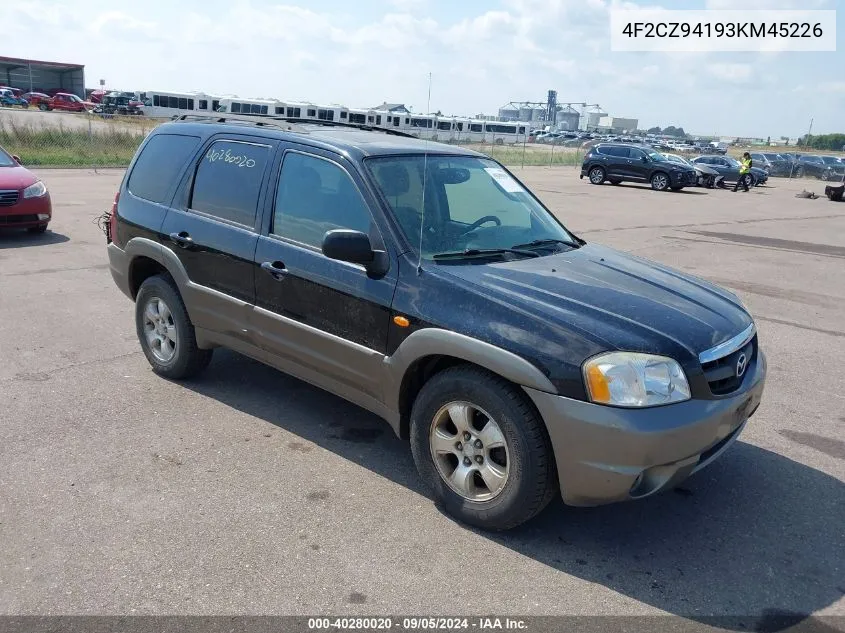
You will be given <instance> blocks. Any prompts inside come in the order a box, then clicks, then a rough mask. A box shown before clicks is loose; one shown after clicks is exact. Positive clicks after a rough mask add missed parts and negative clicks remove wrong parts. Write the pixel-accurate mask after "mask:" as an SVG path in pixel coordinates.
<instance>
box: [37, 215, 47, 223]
mask: <svg viewBox="0 0 845 633" xmlns="http://www.w3.org/2000/svg"><path fill="white" fill-rule="evenodd" d="M49 219H50V216H49V215H47V214H46V213H39V214H38V220H39V221H41V222H43V221H44V220H49Z"/></svg>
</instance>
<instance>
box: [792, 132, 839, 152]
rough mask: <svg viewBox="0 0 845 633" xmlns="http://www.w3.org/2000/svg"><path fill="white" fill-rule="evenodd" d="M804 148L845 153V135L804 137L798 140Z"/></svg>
mask: <svg viewBox="0 0 845 633" xmlns="http://www.w3.org/2000/svg"><path fill="white" fill-rule="evenodd" d="M798 144H799V145H801V146H802V147H811V148H813V149H826V150H831V151H834V152H845V134H816V135H813V136H808V135H806V134H805V135H804V136H802V137H801V138H800V139H798Z"/></svg>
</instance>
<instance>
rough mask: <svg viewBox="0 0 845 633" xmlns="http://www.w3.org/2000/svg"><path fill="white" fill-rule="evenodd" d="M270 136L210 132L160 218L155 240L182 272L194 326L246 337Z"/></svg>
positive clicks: (270, 152) (272, 146)
mask: <svg viewBox="0 0 845 633" xmlns="http://www.w3.org/2000/svg"><path fill="white" fill-rule="evenodd" d="M275 145H276V144H275V141H272V140H269V139H266V138H263V137H252V136H248V135H238V134H226V135H216V136H214V137H211V139H209V140H208V141H207V142H206V144H205V145H204V147H203V149H202V151H201V152H200V153H199V155H198V156H197V158H196V159H195V161H194V163H193V165H192V168H191V169H190V170H189V171H188V173H187V174H186V175H185V177H184V179H183V182H182V185H181V187H180V188H179V190H178V191H177V193H176V196H175V197H174V200H173V204H172V208H171V210H170V212H169V213H168V214H167V217H166V218H165V221H164V224H163V225H162V229H161V232H162V242H163V244H164V246H165V247H166V248H169V249H170V250H171V251H172V252H173V253H174V254H175V255H176V256H177V257H178V258H179V260H180V262H181V263H182V266H183V267H184V269H185V272H186V274H187V276H188V279H189V285H188V293H189V295H190V296H189V297H186V302H185V303H186V305H187V306H188V310H189V313H190V316H191V320H192V321H193V322H194V325H195V326H197V327H202V328H207V329H210V330H213V331H215V332H219V333H222V334H226V335H228V336H232V337H235V338H237V339H241V340H246V341H251V336H252V335H251V332H250V330H249V328H248V325H247V324H248V321H249V318H250V311H251V309H252V306H253V304H254V303H255V281H254V279H253V272H252V258H253V255H254V254H255V247H256V244H257V243H258V229H259V225H260V217H259V213H258V209H259V208H260V205H261V204H263V201H264V196H265V190H266V183H267V178H268V176H269V171H270V165H271V164H272V161H273V155H274V151H275Z"/></svg>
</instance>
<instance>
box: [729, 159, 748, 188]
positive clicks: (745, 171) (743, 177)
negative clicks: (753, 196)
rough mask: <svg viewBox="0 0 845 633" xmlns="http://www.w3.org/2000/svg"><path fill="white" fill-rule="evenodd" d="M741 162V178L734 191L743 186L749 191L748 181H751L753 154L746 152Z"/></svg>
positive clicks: (738, 179)
mask: <svg viewBox="0 0 845 633" xmlns="http://www.w3.org/2000/svg"><path fill="white" fill-rule="evenodd" d="M740 162H741V163H742V165H741V166H740V168H739V178H737V181H736V184H735V185H734V189H733V190H734V191H736V190H737V189H738V188H739V186H740V185H742V188H743V189H744V190H745V191H748V181H749V180H751V154H749V153H748V152H745V153H744V154H743V155H742V160H741V161H740Z"/></svg>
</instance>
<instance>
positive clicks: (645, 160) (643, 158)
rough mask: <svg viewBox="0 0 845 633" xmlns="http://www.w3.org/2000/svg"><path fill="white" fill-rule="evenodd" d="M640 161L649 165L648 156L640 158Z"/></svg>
mask: <svg viewBox="0 0 845 633" xmlns="http://www.w3.org/2000/svg"><path fill="white" fill-rule="evenodd" d="M640 160H641V161H643V162H644V163H647V162H648V156H646V155H645V154H643V156H642V158H640Z"/></svg>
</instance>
